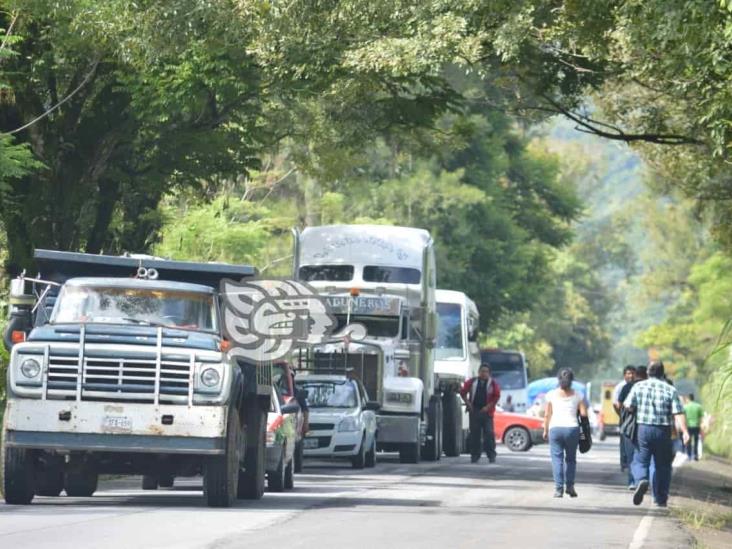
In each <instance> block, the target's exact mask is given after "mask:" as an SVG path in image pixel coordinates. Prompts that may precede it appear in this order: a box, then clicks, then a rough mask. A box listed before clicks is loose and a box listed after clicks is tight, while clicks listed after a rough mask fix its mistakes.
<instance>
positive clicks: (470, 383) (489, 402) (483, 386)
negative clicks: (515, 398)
mask: <svg viewBox="0 0 732 549" xmlns="http://www.w3.org/2000/svg"><path fill="white" fill-rule="evenodd" d="M460 396H461V397H462V399H463V402H465V406H466V407H467V409H468V412H469V413H470V455H471V460H470V461H471V462H472V463H475V462H477V461H478V460H479V459H480V454H481V453H482V451H483V450H485V453H486V455H487V456H488V461H489V462H490V463H495V461H496V437H495V432H494V430H493V413H494V412H495V410H496V404H497V403H498V401H499V399H500V398H501V388H500V387H499V386H498V383H497V382H496V380H495V379H493V378H492V377H491V367H490V365H489V364H488V363H485V362H484V363H483V364H481V365H480V369H479V370H478V377H473V378H470V379H468V380H467V381H465V383H464V384H463V387H462V389H460ZM481 438H482V439H483V440H482V444H481Z"/></svg>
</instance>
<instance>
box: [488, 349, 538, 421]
mask: <svg viewBox="0 0 732 549" xmlns="http://www.w3.org/2000/svg"><path fill="white" fill-rule="evenodd" d="M480 357H481V361H482V362H487V363H489V364H490V365H491V375H492V376H493V377H494V378H495V379H496V381H498V385H500V386H501V396H502V398H503V401H502V402H501V404H503V403H505V402H506V401H507V399H508V397H509V396H510V397H511V402H512V403H513V406H514V410H515V411H516V412H525V411H526V410H527V409H528V407H529V406H530V404H531V402H532V399H530V398H529V395H528V392H527V386H528V383H529V374H528V364H527V362H526V357H525V356H524V354H523V353H522V352H520V351H505V350H502V349H481V351H480Z"/></svg>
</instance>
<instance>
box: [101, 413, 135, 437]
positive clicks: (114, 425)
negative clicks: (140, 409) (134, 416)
mask: <svg viewBox="0 0 732 549" xmlns="http://www.w3.org/2000/svg"><path fill="white" fill-rule="evenodd" d="M102 429H104V430H105V431H113V432H117V433H128V432H130V431H132V420H131V419H130V418H129V417H127V416H104V419H103V420H102Z"/></svg>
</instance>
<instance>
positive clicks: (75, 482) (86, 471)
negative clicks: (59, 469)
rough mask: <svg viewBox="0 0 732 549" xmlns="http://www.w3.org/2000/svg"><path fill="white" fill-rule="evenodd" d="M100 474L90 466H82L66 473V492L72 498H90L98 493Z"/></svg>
mask: <svg viewBox="0 0 732 549" xmlns="http://www.w3.org/2000/svg"><path fill="white" fill-rule="evenodd" d="M98 483H99V474H98V473H97V472H96V471H94V470H93V469H91V468H90V467H89V466H88V465H82V466H79V467H75V468H73V469H70V470H69V471H66V477H65V479H64V490H66V495H67V496H69V497H72V498H90V497H91V496H93V495H94V492H96V491H97V484H98Z"/></svg>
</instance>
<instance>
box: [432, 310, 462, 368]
mask: <svg viewBox="0 0 732 549" xmlns="http://www.w3.org/2000/svg"><path fill="white" fill-rule="evenodd" d="M437 320H438V324H437V348H436V349H435V358H436V359H437V360H450V359H462V358H463V357H464V356H465V353H464V351H463V323H462V307H461V306H460V305H459V304H457V303H438V304H437Z"/></svg>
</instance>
